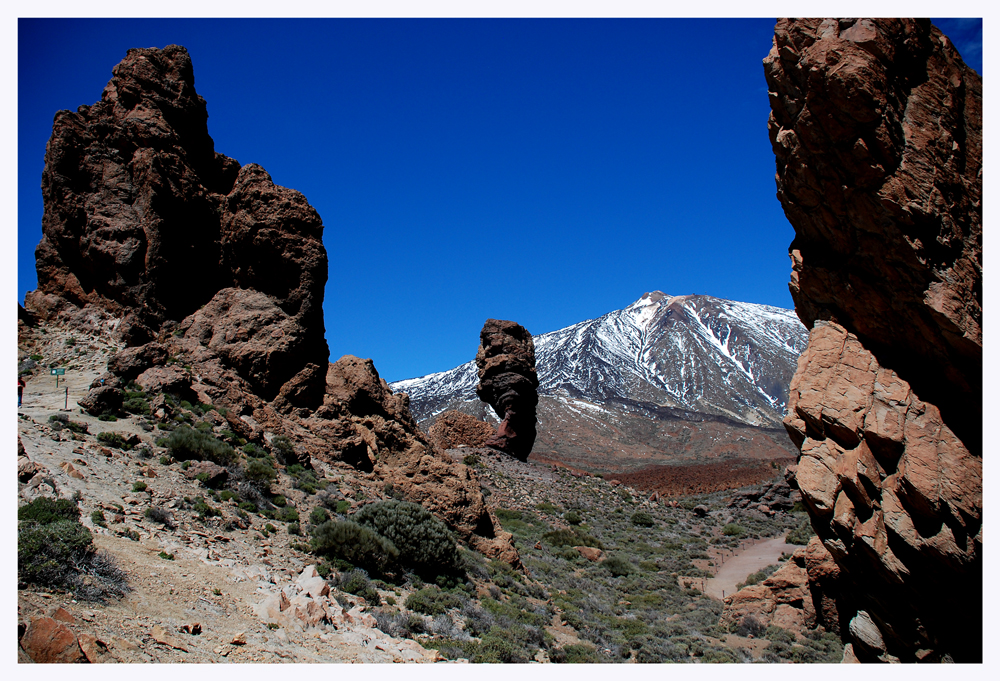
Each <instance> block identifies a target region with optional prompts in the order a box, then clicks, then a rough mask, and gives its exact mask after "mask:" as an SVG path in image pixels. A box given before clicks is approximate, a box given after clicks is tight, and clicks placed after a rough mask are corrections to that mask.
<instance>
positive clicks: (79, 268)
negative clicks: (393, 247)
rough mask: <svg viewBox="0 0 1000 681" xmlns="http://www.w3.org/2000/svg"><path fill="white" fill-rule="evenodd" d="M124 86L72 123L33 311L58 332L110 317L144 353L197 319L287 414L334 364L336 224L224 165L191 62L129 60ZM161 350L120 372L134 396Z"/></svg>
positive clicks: (63, 124) (50, 176)
mask: <svg viewBox="0 0 1000 681" xmlns="http://www.w3.org/2000/svg"><path fill="white" fill-rule="evenodd" d="M112 73H113V77H112V79H111V81H110V82H109V83H108V85H107V87H106V88H105V89H104V93H103V94H102V97H101V101H100V102H98V103H96V104H94V105H92V106H82V107H80V108H79V109H78V110H77V111H76V112H70V111H60V112H59V113H57V114H56V117H55V122H54V125H53V132H52V138H51V139H50V140H49V144H48V147H47V149H46V155H45V170H44V172H43V175H42V196H43V199H44V202H45V213H44V216H43V219H42V234H43V236H42V241H41V243H40V244H39V245H38V248H37V250H36V262H37V269H38V286H39V288H38V291H35V292H32V293H29V294H28V296H27V297H26V299H25V302H26V305H27V306H28V307H29V308H30V309H31V310H33V311H34V312H35V313H36V314H40V315H41V316H43V317H45V316H52V315H55V314H59V313H65V312H66V310H67V309H70V308H72V309H75V308H76V307H83V306H85V305H88V304H90V305H91V306H96V307H99V308H102V309H104V310H107V311H108V312H109V313H111V314H112V315H114V316H118V317H121V318H122V320H121V323H120V325H119V327H118V333H119V335H120V336H121V337H122V339H123V340H125V341H126V343H127V344H128V345H143V344H145V343H147V342H148V341H152V340H153V339H155V338H157V337H160V338H162V331H163V328H164V325H165V324H166V326H167V327H169V326H170V325H171V322H177V321H181V320H183V319H185V318H186V317H188V316H189V315H191V314H193V313H196V312H197V313H198V315H197V316H196V319H195V320H192V323H191V324H188V326H187V327H186V328H185V330H186V331H188V332H191V333H193V334H195V335H196V336H197V337H198V339H199V340H200V341H202V342H204V344H205V345H207V346H209V347H210V348H212V349H213V350H215V351H216V352H217V353H218V354H219V355H220V356H222V357H223V358H224V359H225V361H227V362H229V363H230V366H232V367H233V368H235V369H236V370H237V371H238V372H239V373H240V374H241V375H242V376H243V377H244V378H246V380H248V381H249V382H250V384H251V385H252V386H253V388H254V389H255V390H257V391H258V392H260V394H261V395H262V396H263V397H264V398H265V399H267V400H271V399H273V398H274V397H275V396H276V395H277V394H278V392H279V390H280V389H281V387H282V385H283V384H284V383H285V382H287V381H289V380H290V379H292V378H293V377H294V376H295V375H296V374H297V373H299V371H300V369H301V368H302V366H303V365H304V364H306V363H312V364H315V365H317V366H325V364H326V362H327V358H328V354H329V352H328V350H327V346H326V341H325V340H324V331H323V318H322V303H323V287H324V285H325V283H326V277H327V258H326V250H325V249H324V247H323V243H322V232H323V224H322V221H321V220H320V217H319V215H318V214H317V213H316V211H315V210H314V209H313V208H312V207H311V206H310V205H309V203H308V202H307V201H306V199H305V197H303V196H302V194H300V193H299V192H296V191H294V190H292V189H286V188H284V187H278V186H276V185H275V184H274V183H273V182H272V181H271V178H270V176H269V175H268V174H267V172H265V171H264V169H263V168H261V167H260V166H257V165H254V164H250V165H247V166H244V167H242V168H241V167H240V164H239V163H238V162H236V161H235V160H233V159H231V158H227V157H226V156H223V155H221V154H217V153H216V152H215V150H214V143H213V142H212V138H211V137H210V136H209V135H208V125H207V120H208V112H207V109H206V105H205V101H204V100H203V99H202V98H201V97H200V96H198V94H197V92H195V89H194V71H193V67H192V64H191V59H190V57H189V55H188V52H187V50H185V49H184V48H183V47H179V46H177V45H170V46H168V47H166V48H164V49H162V50H158V49H154V48H149V49H132V50H129V51H128V54H127V56H126V57H125V59H124V60H123V61H122V62H121V63H120V64H118V66H116V67H115V68H114V70H113V72H112ZM194 273H197V274H196V275H194ZM52 298H57V299H61V301H63V302H62V303H60V302H58V300H53V299H52ZM203 306H204V307H203ZM192 326H193V327H194V330H193V331H191V330H190V327H192ZM216 326H218V327H219V328H218V329H216V328H215V327H216ZM237 348H238V349H237ZM155 349H156V348H155V346H154V347H153V348H151V347H150V346H146V347H145V348H144V349H143V351H142V352H141V353H135V354H131V355H127V356H126V357H123V358H121V359H120V360H118V361H113V362H112V364H111V367H109V368H110V370H111V371H112V372H113V373H115V374H116V375H119V376H123V377H126V378H125V380H126V381H127V380H131V378H134V376H129V374H131V373H133V372H135V375H138V372H137V371H136V369H139V370H140V371H141V370H143V369H148V367H149V365H152V364H159V363H162V358H160V356H159V355H155V356H154V350H155ZM137 362H138V363H139V365H138V366H136V364H137ZM143 363H144V364H145V365H146V366H142V364H143ZM314 379H315V380H316V381H317V382H318V383H319V384H320V386H321V381H322V377H321V376H319V375H315V374H314ZM320 389H321V388H320ZM309 395H310V396H311V397H313V398H314V402H313V404H312V405H311V406H313V407H315V406H318V403H319V390H313V391H312V392H310V393H309Z"/></svg>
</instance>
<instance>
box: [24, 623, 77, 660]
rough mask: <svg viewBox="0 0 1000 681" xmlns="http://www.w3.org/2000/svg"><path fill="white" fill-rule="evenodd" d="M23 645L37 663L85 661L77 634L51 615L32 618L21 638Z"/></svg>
mask: <svg viewBox="0 0 1000 681" xmlns="http://www.w3.org/2000/svg"><path fill="white" fill-rule="evenodd" d="M21 647H22V648H23V649H24V652H25V653H27V654H28V657H30V658H31V660H32V661H33V662H35V663H37V664H49V663H72V662H85V661H86V659H87V658H86V657H85V656H84V654H83V651H82V650H80V644H79V643H77V640H76V634H74V633H73V630H72V629H70V628H69V627H67V626H66V625H65V624H63V623H62V622H58V621H56V620H54V619H52V618H51V617H39V618H38V619H35V620H32V621H31V624H29V625H28V630H27V631H26V632H25V633H24V637H23V638H21Z"/></svg>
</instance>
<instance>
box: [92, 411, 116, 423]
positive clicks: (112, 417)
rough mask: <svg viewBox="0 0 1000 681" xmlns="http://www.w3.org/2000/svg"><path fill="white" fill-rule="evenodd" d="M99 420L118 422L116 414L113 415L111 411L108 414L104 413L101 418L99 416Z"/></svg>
mask: <svg viewBox="0 0 1000 681" xmlns="http://www.w3.org/2000/svg"><path fill="white" fill-rule="evenodd" d="M97 420H98V421H108V422H110V421H117V420H118V417H117V416H115V415H114V414H112V413H111V412H110V411H106V412H103V413H102V414H101V415H100V416H98V417H97Z"/></svg>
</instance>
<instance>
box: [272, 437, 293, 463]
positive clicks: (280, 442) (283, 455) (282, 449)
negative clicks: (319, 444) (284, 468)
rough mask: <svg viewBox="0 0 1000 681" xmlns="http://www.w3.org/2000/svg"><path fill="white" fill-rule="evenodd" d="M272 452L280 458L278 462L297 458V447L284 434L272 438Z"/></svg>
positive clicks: (275, 456)
mask: <svg viewBox="0 0 1000 681" xmlns="http://www.w3.org/2000/svg"><path fill="white" fill-rule="evenodd" d="M271 453H272V454H273V455H274V458H275V459H277V460H278V463H281V464H285V463H288V462H289V461H295V458H296V457H295V447H294V446H293V445H292V441H291V440H289V439H288V438H287V437H285V436H284V435H279V436H277V437H275V438H272V439H271Z"/></svg>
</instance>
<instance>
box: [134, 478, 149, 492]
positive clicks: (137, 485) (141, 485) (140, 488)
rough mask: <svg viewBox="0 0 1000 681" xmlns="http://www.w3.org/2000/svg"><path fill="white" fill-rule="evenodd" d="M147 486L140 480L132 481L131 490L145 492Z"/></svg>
mask: <svg viewBox="0 0 1000 681" xmlns="http://www.w3.org/2000/svg"><path fill="white" fill-rule="evenodd" d="M147 487H149V485H147V484H146V483H144V482H143V481H142V480H139V481H137V482H134V483H132V491H133V492H145V491H146V488H147Z"/></svg>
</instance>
